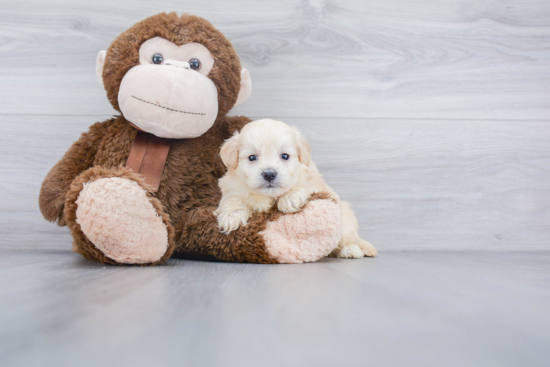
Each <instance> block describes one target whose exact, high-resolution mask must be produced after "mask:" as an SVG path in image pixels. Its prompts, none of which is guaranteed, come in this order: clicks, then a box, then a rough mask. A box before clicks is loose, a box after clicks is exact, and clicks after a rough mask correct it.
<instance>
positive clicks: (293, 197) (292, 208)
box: [277, 188, 311, 213]
mask: <svg viewBox="0 0 550 367" xmlns="http://www.w3.org/2000/svg"><path fill="white" fill-rule="evenodd" d="M310 195H311V193H310V192H309V191H308V190H306V189H304V188H294V189H292V190H290V191H288V192H286V193H285V194H284V195H283V196H281V197H280V198H279V200H278V201H277V208H278V209H279V210H280V211H281V212H283V213H295V212H297V211H298V210H300V209H302V207H303V206H304V205H306V204H307V202H308V200H309V197H310Z"/></svg>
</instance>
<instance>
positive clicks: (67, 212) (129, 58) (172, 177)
mask: <svg viewBox="0 0 550 367" xmlns="http://www.w3.org/2000/svg"><path fill="white" fill-rule="evenodd" d="M157 36H158V37H163V38H165V39H167V40H169V41H171V42H173V43H175V44H177V45H182V44H185V43H190V42H198V43H202V44H203V45H205V46H206V47H207V48H208V49H209V50H210V52H211V53H212V55H213V57H214V59H215V64H214V67H213V68H212V70H211V71H210V73H209V75H208V77H209V78H210V79H211V80H212V81H213V82H214V84H215V85H216V87H217V89H218V102H219V112H218V116H217V119H216V122H215V123H214V125H213V126H212V127H211V128H210V130H208V131H207V132H206V133H205V134H203V135H202V136H200V137H198V138H194V139H180V140H173V141H172V144H171V147H170V151H169V154H168V158H167V160H166V165H165V169H164V173H163V175H162V179H161V185H160V188H159V190H158V192H157V193H155V194H154V195H153V194H151V193H150V192H149V193H148V195H149V197H150V202H151V203H152V205H153V207H154V208H155V209H156V210H157V212H158V213H159V215H160V216H161V218H162V220H163V222H164V223H165V224H166V226H167V227H168V240H169V245H168V251H167V252H166V253H165V254H164V256H163V257H162V258H161V259H160V260H158V261H156V262H155V263H152V264H146V265H155V264H160V263H163V262H164V261H166V259H168V258H169V257H170V256H171V255H172V254H173V253H175V254H180V255H184V254H185V255H195V256H202V257H206V258H211V259H218V260H224V261H232V262H254V263H277V261H276V260H274V259H273V258H271V257H270V256H269V254H268V252H267V250H266V247H265V243H264V239H263V237H262V235H260V234H259V232H261V231H262V230H264V229H265V228H266V224H267V221H268V220H274V219H276V218H277V217H278V216H280V215H281V213H279V212H278V211H276V210H275V209H274V210H272V211H271V212H269V213H262V214H257V215H255V216H254V217H252V218H251V219H250V220H249V222H248V225H247V226H242V227H241V228H239V229H238V230H236V231H234V232H232V233H231V234H230V235H224V234H221V233H219V229H218V225H217V221H216V218H215V217H214V216H213V214H212V212H213V211H214V210H215V209H216V207H217V205H218V203H219V201H220V197H221V194H220V191H219V188H218V179H219V178H220V177H222V176H223V175H224V173H225V171H226V168H225V166H224V165H223V163H222V161H221V159H220V156H219V148H220V146H221V144H222V143H223V141H224V140H225V139H227V138H229V137H230V136H231V135H232V134H233V133H234V132H235V131H236V130H240V129H241V128H242V127H243V126H244V125H245V124H246V123H248V122H249V121H250V119H249V118H247V117H242V116H240V117H226V116H225V115H226V114H227V112H228V111H229V110H230V109H231V107H232V106H233V105H234V104H235V101H236V100H237V96H238V93H239V88H240V70H241V65H240V61H239V58H238V56H237V54H236V53H235V51H234V50H233V47H232V46H231V44H230V43H229V41H228V40H227V39H226V38H225V37H224V36H223V35H222V34H221V33H220V32H219V31H217V30H216V29H215V28H214V27H213V26H212V25H211V24H210V23H209V22H208V21H206V20H204V19H202V18H198V17H195V16H191V15H183V16H181V17H180V16H179V15H177V14H176V13H168V14H165V13H164V14H159V15H156V16H153V17H150V18H148V19H145V20H144V21H142V22H140V23H138V24H136V25H135V26H133V27H132V28H130V29H129V30H128V31H126V32H124V33H122V34H121V35H120V36H119V37H118V38H117V39H116V40H115V41H114V42H113V43H112V45H111V46H110V47H109V49H108V52H107V57H106V60H105V65H104V69H103V80H104V84H105V89H106V91H107V96H108V98H109V100H110V101H111V103H112V105H113V107H114V108H115V109H116V110H118V111H120V109H119V106H118V102H117V96H118V90H119V86H120V82H121V80H122V78H123V77H124V75H125V74H126V72H127V71H128V70H129V69H130V68H132V67H133V66H135V65H137V64H138V62H139V47H140V46H141V44H142V43H143V42H144V41H146V40H148V39H150V38H152V37H157ZM136 133H137V131H136V129H135V128H133V127H131V126H130V124H129V123H128V121H126V120H125V119H124V117H123V116H118V117H115V118H112V119H110V120H107V121H104V122H98V123H96V124H94V125H92V126H91V127H90V129H89V131H88V132H86V133H84V134H82V136H81V137H80V139H79V140H78V141H77V142H75V143H74V144H73V145H72V146H71V148H70V149H69V150H68V151H67V153H66V154H65V156H64V157H63V158H62V159H61V160H60V161H59V162H58V163H57V164H56V165H55V166H54V167H53V168H52V169H51V171H50V172H49V174H48V175H47V176H46V178H45V180H44V182H43V184H42V189H41V192H40V198H39V205H40V210H41V211H42V214H43V215H44V217H45V218H46V219H47V220H49V221H56V222H57V223H58V224H59V225H60V226H63V225H68V227H69V228H70V229H71V232H72V236H73V239H74V242H73V250H74V251H75V252H78V253H80V254H82V255H83V256H84V257H85V258H87V259H90V260H95V261H100V262H104V263H111V264H118V263H117V262H116V261H115V260H112V259H110V258H108V257H106V256H105V255H104V254H103V253H102V252H101V251H100V250H98V249H97V248H96V247H95V246H94V245H93V244H92V243H91V242H90V241H89V240H88V239H87V238H86V236H85V235H84V233H83V232H82V230H81V229H80V226H79V224H78V223H77V222H76V209H77V204H76V203H75V202H76V200H77V198H78V195H79V193H80V192H81V190H82V188H83V185H84V183H86V182H90V181H94V180H96V179H99V178H108V177H123V178H127V179H130V180H133V181H136V182H137V183H138V184H139V185H140V186H141V187H142V188H143V189H144V190H146V191H147V190H148V188H147V185H146V184H145V183H144V179H143V177H142V176H140V175H139V174H136V173H133V172H132V171H131V170H129V169H127V168H124V165H125V163H126V160H127V158H128V154H129V152H130V148H131V146H132V143H133V141H134V139H135V136H136ZM326 198H327V196H326V195H317V196H313V197H312V199H311V200H315V199H326Z"/></svg>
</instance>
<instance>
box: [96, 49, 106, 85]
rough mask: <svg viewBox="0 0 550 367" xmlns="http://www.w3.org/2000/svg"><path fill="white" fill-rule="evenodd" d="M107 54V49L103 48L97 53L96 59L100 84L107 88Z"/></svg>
mask: <svg viewBox="0 0 550 367" xmlns="http://www.w3.org/2000/svg"><path fill="white" fill-rule="evenodd" d="M105 55H107V51H105V50H101V51H99V53H98V54H97V59H96V60H95V74H96V76H97V81H98V82H99V85H101V86H102V87H103V89H105V86H104V85H103V65H104V64H105Z"/></svg>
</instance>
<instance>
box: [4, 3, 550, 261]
mask: <svg viewBox="0 0 550 367" xmlns="http://www.w3.org/2000/svg"><path fill="white" fill-rule="evenodd" d="M169 10H177V11H184V12H189V13H192V14H196V15H200V16H203V17H205V18H207V19H209V20H210V21H211V22H212V23H213V24H214V25H215V26H216V27H218V28H219V29H220V30H221V31H222V32H224V33H225V34H226V35H227V36H228V38H229V39H230V40H231V41H232V43H233V45H234V46H235V48H236V49H237V51H238V53H239V55H240V56H241V60H242V63H243V65H244V66H245V67H246V68H248V70H249V71H250V73H251V75H252V80H253V88H254V90H253V94H252V97H251V98H250V99H249V101H248V102H247V103H245V104H244V105H242V106H240V107H238V108H236V109H235V110H234V111H233V112H232V113H233V114H244V115H248V116H250V117H252V118H262V117H272V118H279V119H282V120H284V121H286V122H288V123H291V124H295V125H297V126H298V127H300V128H301V129H302V130H303V131H304V133H305V134H306V135H307V136H308V138H309V139H310V142H311V145H312V149H313V156H314V159H315V161H316V162H317V164H318V165H319V167H320V169H321V171H322V172H323V173H324V175H325V177H326V179H327V181H328V182H329V183H330V184H331V185H332V186H333V187H334V188H335V189H336V190H337V191H338V192H339V193H340V194H341V196H342V197H344V198H346V199H348V200H350V201H351V202H352V204H353V206H354V208H355V209H356V212H357V216H358V218H359V221H360V225H361V233H362V235H363V237H365V238H367V239H369V240H371V241H372V242H373V243H375V244H376V245H377V247H378V248H379V249H380V250H381V251H391V250H426V249H442V250H518V249H523V250H542V249H546V250H547V249H550V242H549V241H548V238H549V237H550V144H549V142H550V125H549V124H550V2H549V1H548V0H500V1H497V0H492V1H491V0H488V1H478V0H442V1H428V0H350V1H335V0H333V1H323V0H309V1H308V0H304V1H298V0H262V1H243V0H237V1H227V0H226V1H222V0H202V1H186V0H179V1H164V0H161V1H143V0H139V1H127V0H121V1H116V2H115V1H103V0H100V1H68V0H67V1H62V0H51V1H38V0H27V1H21V0H19V1H16V2H7V1H2V6H1V11H0V55H1V57H0V129H1V131H0V132H1V134H0V157H1V158H0V232H1V233H2V238H1V239H0V246H1V247H3V248H26V249H32V248H37V247H40V248H55V249H68V248H70V238H69V235H68V232H67V230H66V229H61V228H57V227H56V226H54V225H52V224H49V223H47V222H45V221H44V220H43V219H42V218H41V216H40V214H39V212H38V208H37V197H38V190H39V187H40V183H41V180H42V179H43V177H44V176H45V174H46V173H47V171H48V170H49V169H50V167H51V166H52V165H53V164H54V163H55V162H56V161H57V160H58V159H59V158H60V157H61V156H62V154H63V153H64V152H65V150H66V149H67V148H68V147H69V145H70V144H71V143H72V142H73V141H74V140H75V139H77V138H78V136H79V134H80V133H81V132H83V131H84V130H86V128H87V127H88V126H89V125H91V124H92V123H93V122H95V121H101V120H104V119H106V118H107V117H109V116H110V115H112V114H114V113H115V112H114V110H113V109H112V108H111V106H110V104H109V103H108V101H107V99H106V97H105V92H104V91H102V89H101V88H100V87H99V85H98V84H97V81H96V79H95V72H94V70H95V58H96V55H97V52H98V51H99V50H102V49H106V48H107V47H108V45H109V43H110V42H111V41H112V40H113V39H114V38H115V37H116V36H117V35H118V34H119V33H121V32H122V31H124V30H125V29H126V28H128V27H129V26H131V25H132V24H134V23H135V22H137V21H139V20H141V19H143V18H145V17H147V16H150V15H153V14H156V13H158V12H161V11H169Z"/></svg>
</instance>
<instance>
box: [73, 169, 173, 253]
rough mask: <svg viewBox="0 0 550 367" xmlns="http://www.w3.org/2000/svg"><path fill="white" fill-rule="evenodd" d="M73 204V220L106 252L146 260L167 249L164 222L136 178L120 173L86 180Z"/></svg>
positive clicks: (166, 234) (166, 232)
mask: <svg viewBox="0 0 550 367" xmlns="http://www.w3.org/2000/svg"><path fill="white" fill-rule="evenodd" d="M76 204H77V205H78V208H77V210H76V222H77V223H78V224H79V225H80V227H81V229H82V232H83V233H84V234H85V235H86V237H88V239H89V240H90V241H91V242H92V243H93V244H94V246H96V247H97V248H98V249H99V250H101V251H102V252H103V253H104V254H105V256H107V257H109V258H111V259H113V260H115V261H118V262H119V263H126V264H145V263H151V262H155V261H157V260H159V259H160V258H161V257H162V255H164V254H165V253H166V250H167V248H168V231H167V229H166V226H165V224H164V223H163V221H162V218H161V217H160V216H159V215H158V213H157V211H156V210H155V208H154V207H153V205H152V204H151V203H150V202H149V199H148V198H147V195H146V193H145V191H144V190H143V189H142V188H141V187H140V186H139V185H138V184H137V183H136V182H134V181H132V180H128V179H125V178H120V177H112V178H101V179H98V180H95V181H93V182H89V183H87V184H85V185H84V188H83V189H82V191H81V192H80V194H79V196H78V200H77V201H76Z"/></svg>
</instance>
